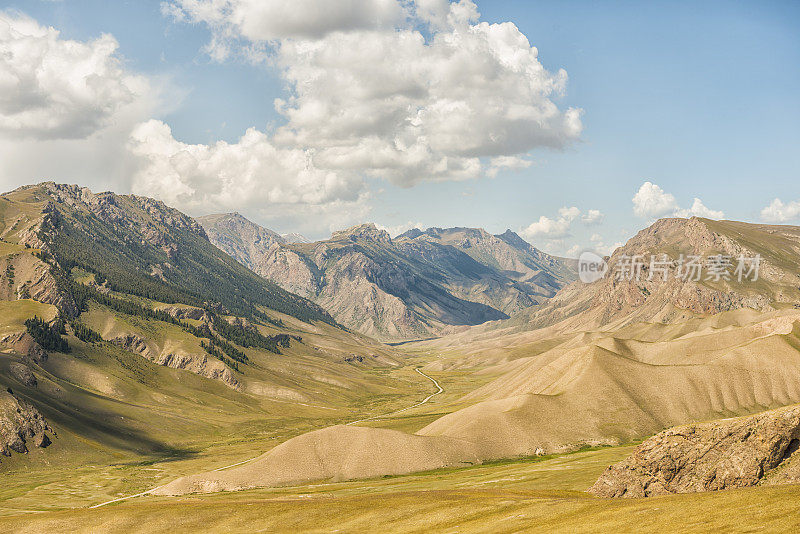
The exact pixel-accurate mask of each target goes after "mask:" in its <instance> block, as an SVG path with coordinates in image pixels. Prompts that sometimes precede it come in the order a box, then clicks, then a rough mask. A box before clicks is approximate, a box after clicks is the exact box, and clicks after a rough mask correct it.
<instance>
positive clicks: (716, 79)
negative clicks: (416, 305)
mask: <svg viewBox="0 0 800 534" xmlns="http://www.w3.org/2000/svg"><path fill="white" fill-rule="evenodd" d="M476 3H477V9H478V11H479V12H480V15H481V17H480V21H485V22H488V23H490V24H492V23H502V22H506V21H510V22H513V23H514V25H516V27H517V28H518V29H519V32H521V33H522V34H524V35H525V36H526V37H527V38H528V40H529V41H530V44H531V45H533V46H535V47H536V48H538V52H539V54H538V60H539V61H540V62H541V65H543V66H544V67H545V68H546V69H547V70H548V71H549V72H550V73H556V72H557V71H558V70H559V69H564V70H565V71H566V73H567V74H568V76H569V81H568V83H567V84H566V87H565V90H564V92H563V95H557V94H554V95H552V96H551V97H549V99H550V101H552V102H553V103H554V104H555V105H556V106H557V107H558V109H559V110H561V111H565V110H567V109H569V108H580V109H581V110H583V111H582V114H581V116H580V121H581V123H582V130H581V131H580V134H579V135H577V136H574V138H570V139H569V141H568V142H565V143H563V144H562V145H561V146H559V147H558V148H555V149H553V148H548V147H546V146H536V144H535V143H531V145H530V146H529V147H528V146H526V147H525V148H530V150H527V151H524V152H521V153H517V154H516V155H521V156H522V157H524V158H525V159H526V160H527V161H529V162H530V163H529V165H530V166H528V167H526V168H522V169H517V170H514V169H502V170H500V171H499V172H498V173H497V174H496V176H494V177H492V176H491V175H488V176H487V173H486V172H482V173H479V174H477V175H474V176H466V177H465V176H460V177H459V178H460V179H450V178H443V179H441V180H427V179H425V178H424V177H423V178H420V179H417V178H408V175H404V176H405V177H404V178H397V179H383V178H382V177H381V176H380V173H374V172H373V173H369V172H368V171H363V172H361V173H360V176H361V177H360V178H354V177H350V178H347V180H351V181H348V182H346V183H343V184H340V185H337V186H336V189H337V191H338V190H343V191H345V193H342V195H340V197H336V195H333V196H331V195H332V194H331V193H329V192H326V193H325V195H323V196H324V198H322V197H320V198H316V197H315V198H314V199H313V200H312V201H305V200H303V201H302V202H305V203H306V204H304V206H305V207H304V208H302V209H306V208H308V204H310V205H312V207H311V208H308V210H307V211H303V215H302V217H300V218H298V217H295V216H293V215H292V212H291V210H290V208H291V206H288V207H286V206H284V209H280V210H278V209H276V210H270V207H269V201H259V203H258V204H254V203H248V202H246V201H242V202H241V205H237V204H236V200H230V199H229V200H226V201H225V202H222V201H218V200H214V199H215V198H217V199H219V198H229V196H226V197H223V196H217V197H209V199H205V200H203V201H199V200H197V199H196V197H193V200H191V201H186V202H185V203H184V204H183V205H178V207H180V208H182V209H185V210H187V211H189V212H190V213H192V214H200V213H202V212H206V211H231V210H232V209H237V210H238V211H241V212H242V213H243V214H245V215H247V216H249V217H251V218H252V219H254V220H256V221H258V222H261V223H263V224H265V225H267V226H270V227H273V228H275V229H276V230H279V231H283V232H287V231H293V230H299V231H301V232H304V233H306V234H309V236H310V237H312V238H323V237H325V236H326V235H327V234H328V233H329V231H330V230H331V229H333V228H335V227H337V225H339V224H350V223H352V222H355V221H357V220H359V219H360V220H370V221H374V222H376V223H378V224H380V225H383V226H386V227H388V228H392V229H401V228H404V227H408V226H409V225H411V224H421V225H423V226H426V227H427V226H443V227H446V226H475V227H477V226H480V227H484V228H486V229H487V230H490V231H492V232H501V231H503V230H504V229H506V228H511V229H513V230H516V231H522V232H523V235H525V236H526V237H527V238H528V239H529V240H531V241H533V242H534V244H536V245H537V246H541V247H544V248H545V249H547V250H550V251H552V252H556V253H567V251H570V253H571V254H574V253H575V252H576V250H578V249H583V248H591V247H592V246H594V245H597V244H598V243H602V247H610V246H613V244H614V243H616V242H619V241H624V240H625V239H627V238H628V237H630V235H632V234H633V233H634V232H635V231H637V230H638V229H640V228H641V227H643V226H645V225H646V224H648V223H649V222H650V220H651V219H652V218H653V217H654V216H661V215H671V214H672V213H673V212H677V211H679V210H680V209H683V210H684V211H685V210H688V209H689V208H690V206H691V205H692V203H693V199H694V198H699V199H701V201H702V204H703V205H704V206H706V207H707V208H708V209H710V210H712V211H723V212H724V216H725V218H729V219H738V220H747V221H754V222H756V221H761V220H769V221H774V222H785V223H797V222H800V218H798V215H800V207H798V206H800V204H798V205H795V204H792V202H793V201H798V200H800V171H798V169H800V150H798V148H797V147H798V146H800V133H799V130H798V124H800V99H799V98H798V95H800V31H799V30H800V3H798V2H788V1H787V2H778V1H772V2H769V1H768V2H731V1H726V2H646V3H644V2H582V1H558V2H555V1H554V2H536V3H531V2H525V1H492V2H480V1H477V2H476ZM0 6H2V8H3V10H5V11H6V12H7V13H15V12H21V13H23V14H25V15H27V16H29V17H31V18H32V19H34V20H35V21H36V22H37V23H38V24H40V25H41V26H44V27H47V26H52V27H54V28H55V29H57V30H59V31H60V36H59V38H60V39H62V40H74V41H80V42H91V41H92V40H94V39H97V38H98V37H99V36H100V35H101V34H103V33H107V34H111V35H113V37H114V38H115V39H116V41H117V42H118V44H119V46H118V48H117V50H116V51H115V52H114V54H115V57H118V58H120V61H121V62H122V63H121V65H122V68H123V69H124V70H125V71H126V72H130V73H132V74H134V75H137V76H142V77H143V78H145V79H146V80H148V82H147V83H148V84H149V87H150V88H151V89H152V91H153V92H158V93H159V99H158V100H159V101H158V102H157V103H151V104H148V105H147V106H145V107H146V108H147V111H146V112H145V113H144V115H142V116H141V117H140V119H141V120H142V121H144V120H149V119H157V120H158V121H161V122H162V123H163V124H165V125H168V126H169V128H171V134H172V137H173V138H174V139H170V142H172V141H173V140H174V141H176V142H180V143H184V144H186V145H198V146H200V145H213V144H214V143H216V142H217V141H226V142H227V143H229V144H232V145H233V144H236V143H237V142H238V141H239V139H240V137H241V136H242V135H243V134H244V132H245V130H247V129H248V128H253V127H254V128H256V129H257V130H258V131H259V132H264V133H265V134H266V135H267V136H268V137H270V138H271V136H272V135H273V134H274V132H275V130H276V129H278V128H280V126H281V125H285V124H286V122H287V117H286V116H285V115H282V114H280V113H278V112H277V111H276V110H275V107H274V104H273V102H274V100H275V98H284V99H285V98H287V96H288V95H290V94H291V93H292V91H293V86H292V84H291V83H290V82H289V81H287V77H286V76H285V75H284V74H282V69H284V68H285V66H280V65H276V64H274V62H271V61H270V60H266V61H254V60H253V59H252V58H249V57H244V55H242V54H237V53H235V51H234V53H231V54H230V55H229V57H227V58H225V59H222V60H219V59H213V58H212V57H210V55H209V53H208V51H207V49H204V47H206V45H207V44H208V43H209V42H210V40H211V39H212V34H214V33H215V32H219V31H221V30H220V29H219V27H215V26H214V25H213V24H212V23H209V22H207V21H205V22H204V21H195V22H193V23H192V22H191V21H187V20H183V21H180V20H176V19H175V18H174V17H173V16H168V15H165V14H164V13H163V10H162V8H161V2H158V1H153V2H144V1H137V2H102V1H80V2H78V1H70V0H63V1H61V2H49V1H48V2H45V1H42V2H36V1H27V2H14V1H10V2H9V1H4V2H0ZM472 23H473V24H476V23H477V21H476V20H473V22H472ZM315 39H317V37H315ZM243 42H244V44H245V45H246V44H252V43H253V42H256V44H259V43H258V41H257V40H254V39H253V38H252V35H250V36H245V37H242V36H241V35H239V36H237V37H236V39H235V42H234V43H233V45H231V46H232V47H236V46H244V45H243V44H242V43H243ZM319 42H323V41H321V40H320V41H319ZM261 44H263V43H261ZM270 46H271V45H269V43H268V45H267V47H266V48H267V52H266V54H267V55H269V53H270V52H269V49H270ZM126 105H127V104H126ZM145 115H148V116H145ZM310 131H313V127H312V128H311V130H310ZM105 137H106V139H109V138H110V137H112V136H110V135H106V136H105ZM120 139H122V137H120ZM79 141H80V140H75V139H73V140H70V141H68V142H69V143H78V142H79ZM64 142H65V143H66V142H67V141H64ZM86 142H87V143H88V142H89V141H86ZM97 142H99V141H97ZM106 142H111V141H106ZM53 143H55V142H54V141H52V140H41V139H35V138H30V136H29V137H28V138H26V141H25V145H24V147H19V148H18V147H17V146H16V145H14V143H12V142H11V141H9V140H6V141H5V142H4V143H0V150H2V151H4V152H6V153H7V154H10V153H11V152H12V151H16V152H18V153H28V152H29V151H34V150H40V151H45V152H46V151H47V150H49V149H51V148H53V147H54V146H55V145H54V144H53ZM119 144H120V145H122V144H124V143H123V142H120V143H119ZM93 146H100V145H93ZM103 146H105V145H103ZM303 148H305V145H303ZM53 150H54V152H53V157H54V158H57V157H58V155H59V154H60V153H61V152H60V151H59V150H60V149H58V148H53ZM104 150H105V148H104ZM109 150H111V149H109ZM120 150H121V149H120ZM91 153H92V152H91V150H89V149H87V152H86V154H88V155H91ZM137 154H138V157H141V152H139V153H137ZM0 155H1V154H0ZM126 157H127V156H126ZM482 157H483V156H482ZM134 159H135V158H134ZM131 161H132V163H130V165H127V164H126V166H124V167H119V168H117V167H115V168H114V170H113V171H111V170H109V172H108V173H106V174H104V170H103V167H102V166H101V165H100V164H98V163H96V162H94V163H84V162H81V161H71V160H70V161H66V162H64V163H62V164H61V165H59V166H58V167H55V168H62V169H63V168H64V167H69V168H74V169H78V170H79V171H80V172H82V173H84V174H83V175H81V174H80V173H79V172H78V171H75V172H64V174H66V176H63V177H62V176H60V175H59V174H55V172H56V171H55V170H53V169H54V168H48V167H41V168H38V167H35V166H34V169H33V170H31V171H30V172H42V173H44V172H48V173H49V175H48V176H42V178H45V177H46V178H51V179H54V180H56V181H78V182H81V183H85V184H87V185H90V186H91V187H93V188H99V189H104V188H114V189H117V190H119V191H120V192H127V191H126V189H128V190H130V189H133V190H135V191H136V192H139V193H150V194H152V195H154V196H161V197H164V196H165V193H164V190H162V189H160V188H158V187H156V188H154V190H153V191H148V190H147V186H148V185H147V184H150V186H152V184H153V180H157V177H155V178H154V177H153V176H154V173H157V172H158V169H160V168H161V167H158V168H154V169H153V170H152V173H151V175H150V177H149V178H148V179H147V180H144V179H142V180H139V181H138V182H137V181H136V179H131V178H130V177H128V176H127V175H126V173H133V172H136V169H137V168H138V167H137V165H138V164H137V163H135V162H133V159H132V160H131ZM482 161H486V160H485V158H484V159H482ZM27 168H28V167H25V166H22V165H21V164H19V165H17V166H10V167H6V168H5V169H2V170H3V172H4V174H5V176H3V178H2V184H3V185H4V186H6V188H10V187H12V186H16V185H19V184H20V183H24V182H29V181H35V180H36V177H35V176H31V175H28V174H30V173H28V172H27V171H26V169H27ZM237 168H238V167H237ZM209 172H210V171H209ZM220 172H224V171H220ZM231 172H234V171H231ZM287 172H288V171H287ZM348 172H349V171H348ZM356 172H358V171H356ZM423 174H424V173H423ZM82 176H85V178H82ZM104 176H106V177H104ZM108 176H113V179H110V178H107V177H108ZM259 176H260V177H259V178H258V179H262V180H264V181H265V182H269V180H270V179H271V177H270V175H269V173H262V175H259ZM364 176H366V178H364ZM352 180H363V185H358V186H356V185H353V184H355V182H354V181H352ZM645 182H652V183H653V184H657V186H658V191H661V193H659V192H658V191H655V193H653V191H654V190H648V191H649V192H650V193H653V194H655V195H656V196H658V195H662V194H663V195H670V194H671V195H673V196H674V201H673V202H670V201H669V200H668V199H667V202H666V203H665V204H663V205H664V206H672V208H669V207H665V208H664V209H661V210H660V211H659V210H657V209H655V208H653V209H652V210H651V211H649V212H647V213H643V212H642V210H640V215H636V214H635V213H634V204H633V202H632V198H633V196H634V194H636V193H637V191H638V190H639V189H640V187H642V184H643V183H645ZM106 183H108V185H109V187H102V186H103V185H105V184H106ZM359 183H361V182H359ZM137 184H138V185H137ZM234 186H235V185H234ZM203 187H204V186H203ZM356 187H360V188H361V189H358V191H355V189H354V188H356ZM167 191H168V189H167ZM357 195H360V196H358V198H356V196H357ZM167 196H168V195H167ZM651 197H652V195H650V196H648V197H647V198H644V196H643V197H642V199H643V202H644V201H653V202H656V201H657V200H659V198H660V197H659V198H656V199H655V200H654V199H653V198H651ZM269 198H277V197H269ZM775 198H780V199H781V202H782V204H781V206H782V207H781V209H778V210H773V211H771V212H768V213H765V212H763V211H762V210H764V209H765V208H766V207H767V206H768V205H770V203H771V202H773V200H774V199H775ZM648 199H649V200H648ZM165 200H167V201H169V200H172V198H165ZM661 200H663V198H662V199H661ZM292 202H294V201H292ZM656 203H657V202H656ZM178 204H181V203H180V202H178ZM573 206H574V207H577V208H578V209H579V210H580V212H581V215H584V216H585V215H586V213H587V212H588V210H590V209H596V210H599V211H600V212H602V214H603V217H602V220H601V221H600V222H599V224H598V223H593V224H591V225H589V224H584V223H582V222H581V218H580V216H574V215H573V216H567V218H566V219H567V220H562V223H563V224H562V225H561V226H559V224H558V223H559V217H560V216H559V213H558V212H559V209H560V208H563V207H573ZM673 208H674V209H673ZM665 210H666V212H665ZM299 211H302V210H301V209H300V208H298V212H299ZM644 211H647V210H644ZM315 212H317V213H319V217H318V220H317V221H315V220H314V219H315V217H314V216H315ZM542 216H544V217H546V218H547V220H542V219H541V217H542ZM561 218H562V219H564V217H563V216H562V217H561ZM537 222H539V223H542V224H539V225H534V226H533V227H532V226H530V225H531V224H532V223H537ZM595 234H597V235H595ZM593 235H594V236H595V237H594V241H592V240H591V239H590V238H591V236H593Z"/></svg>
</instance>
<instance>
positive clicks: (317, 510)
mask: <svg viewBox="0 0 800 534" xmlns="http://www.w3.org/2000/svg"><path fill="white" fill-rule="evenodd" d="M629 452H630V448H628V447H618V448H608V449H601V450H595V451H586V452H579V453H574V454H570V455H566V456H563V457H555V458H546V459H540V460H530V459H523V460H516V461H505V462H499V463H495V464H488V465H482V466H476V467H470V468H462V469H451V470H441V471H434V472H430V473H422V474H416V475H409V476H401V477H389V478H382V479H373V480H366V481H360V482H346V483H335V484H313V485H308V486H301V487H295V488H284V489H280V488H277V489H265V490H253V491H244V492H237V493H222V494H212V495H206V496H188V497H182V498H154V497H140V498H137V499H135V500H132V501H128V502H123V503H118V504H112V505H109V506H107V507H103V508H98V509H94V510H87V509H78V510H63V511H53V512H45V513H35V512H34V511H30V512H27V513H24V514H16V515H7V516H5V517H0V529H7V530H10V531H14V532H53V531H56V532H63V531H72V532H97V531H98V529H99V530H102V531H104V532H154V531H170V532H198V531H203V532H245V531H247V532H253V531H270V532H297V531H307V532H363V531H373V532H374V531H380V532H429V531H434V530H435V531H441V532H489V531H491V532H518V531H521V530H525V531H533V532H642V531H669V532H715V531H716V532H745V531H769V532H777V531H783V532H790V531H793V530H796V529H797V528H798V526H800V499H799V498H800V487H798V486H783V487H757V488H749V489H743V490H732V491H724V492H716V493H707V494H694V495H676V496H670V497H662V498H651V499H630V500H614V501H608V500H602V499H596V498H593V497H591V496H589V495H588V494H586V493H583V492H582V491H581V490H583V489H585V488H586V487H587V485H589V484H590V483H591V482H592V481H593V480H594V479H595V478H596V477H597V475H598V474H599V473H600V472H601V471H602V470H603V469H604V468H605V466H606V465H608V463H611V462H614V461H617V460H619V459H620V458H622V457H623V456H625V455H626V454H628V453H629ZM88 482H89V481H88V480H87V483H88ZM100 525H102V527H99V526H100Z"/></svg>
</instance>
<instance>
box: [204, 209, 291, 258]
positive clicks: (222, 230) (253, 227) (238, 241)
mask: <svg viewBox="0 0 800 534" xmlns="http://www.w3.org/2000/svg"><path fill="white" fill-rule="evenodd" d="M196 220H197V222H199V223H200V224H201V225H202V226H203V228H205V229H206V233H207V234H208V235H209V238H211V240H212V242H213V243H214V244H215V245H217V246H218V247H219V248H221V249H222V250H224V251H225V252H227V253H228V254H230V255H231V256H233V258H234V259H236V261H238V262H239V263H242V264H244V265H246V266H247V267H248V268H249V269H250V270H251V271H255V272H258V267H259V266H260V265H261V264H262V263H263V262H264V257H265V256H266V255H267V254H269V251H270V249H271V248H272V246H273V245H275V244H278V245H283V244H285V243H286V241H285V240H284V238H283V237H281V236H280V235H278V234H276V233H275V232H273V231H272V230H268V229H266V228H262V227H261V226H259V225H257V224H255V223H253V222H250V221H249V220H247V219H245V218H244V217H243V216H241V215H240V214H238V213H226V214H220V215H206V216H204V217H198V218H197V219H196Z"/></svg>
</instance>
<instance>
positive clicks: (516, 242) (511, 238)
mask: <svg viewBox="0 0 800 534" xmlns="http://www.w3.org/2000/svg"><path fill="white" fill-rule="evenodd" d="M496 237H497V238H498V239H501V240H503V241H505V242H506V243H508V244H509V245H511V246H512V247H514V248H516V249H519V250H525V251H530V250H531V249H532V248H533V246H532V245H531V244H530V243H528V242H527V241H525V240H524V239H522V238H521V237H520V236H519V234H517V233H516V232H512V231H511V230H510V229H509V230H506V231H505V232H503V233H502V234H498V235H497V236H496Z"/></svg>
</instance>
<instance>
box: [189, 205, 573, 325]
mask: <svg viewBox="0 0 800 534" xmlns="http://www.w3.org/2000/svg"><path fill="white" fill-rule="evenodd" d="M197 220H198V222H200V223H201V224H203V225H204V227H205V229H206V232H207V233H208V235H209V237H210V239H211V241H212V242H214V243H215V244H216V245H217V246H219V247H220V248H221V249H223V250H225V251H226V252H228V253H230V254H231V255H232V256H233V257H235V258H237V259H238V260H239V261H241V262H242V263H243V264H245V265H248V266H251V268H252V269H253V270H254V271H255V272H257V273H258V274H260V275H262V276H263V277H265V278H267V279H268V280H271V281H273V282H275V283H276V284H279V285H280V286H281V287H283V288H284V289H287V290H289V291H292V292H294V293H297V294H299V295H302V296H304V297H306V298H309V299H311V300H313V301H315V302H316V303H318V304H320V305H321V306H322V307H323V308H325V309H326V310H327V311H328V312H330V313H331V314H332V315H333V316H334V317H335V318H336V320H337V321H339V322H340V323H342V324H344V325H346V326H348V327H350V328H352V329H354V330H358V331H360V332H362V333H365V334H368V335H371V336H375V337H378V338H381V339H391V340H396V339H410V338H419V337H428V336H431V335H439V334H440V333H441V332H442V331H444V330H445V329H446V328H447V327H448V326H451V325H474V324H480V323H483V322H485V321H489V320H496V319H502V318H505V317H507V316H508V315H509V314H512V313H515V312H518V311H519V310H522V309H525V308H527V307H529V306H533V305H536V304H539V303H541V302H544V301H545V300H546V299H547V298H549V297H551V296H552V295H553V294H555V292H556V291H557V289H558V288H560V287H562V286H563V285H564V284H565V283H567V282H569V281H571V280H572V279H574V276H575V273H574V269H573V267H572V266H571V264H570V263H569V262H568V261H565V260H561V259H558V258H553V257H550V256H548V255H546V254H544V253H542V252H539V251H537V250H536V249H534V248H533V247H531V246H530V245H528V244H527V243H525V242H524V241H523V240H522V239H521V238H519V237H518V236H516V234H513V233H510V232H506V234H503V236H500V237H497V236H492V235H491V234H488V233H486V232H485V231H483V230H480V229H463V228H462V229H453V230H440V229H431V230H428V231H426V232H424V233H423V232H421V231H418V230H417V231H416V232H413V231H412V232H410V233H407V234H404V235H402V236H400V237H398V238H396V239H391V238H390V237H389V235H388V233H386V232H384V231H381V230H378V229H377V228H376V227H375V226H374V225H370V224H366V225H360V226H356V227H354V228H351V229H348V230H345V231H341V232H336V233H335V234H334V235H333V236H332V237H331V239H329V240H327V241H320V242H316V243H294V244H291V243H285V242H281V241H279V240H277V239H266V238H261V237H259V236H263V235H273V233H272V232H270V231H269V230H265V229H263V228H260V227H259V226H257V225H255V224H254V223H252V222H250V221H247V220H246V219H243V218H242V217H241V216H239V215H236V214H232V215H214V216H207V217H200V218H198V219H197ZM232 232H234V233H236V237H231V233H232ZM459 235H460V236H461V239H458V236H459ZM465 236H466V237H465ZM478 251H480V253H479V252H478Z"/></svg>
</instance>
